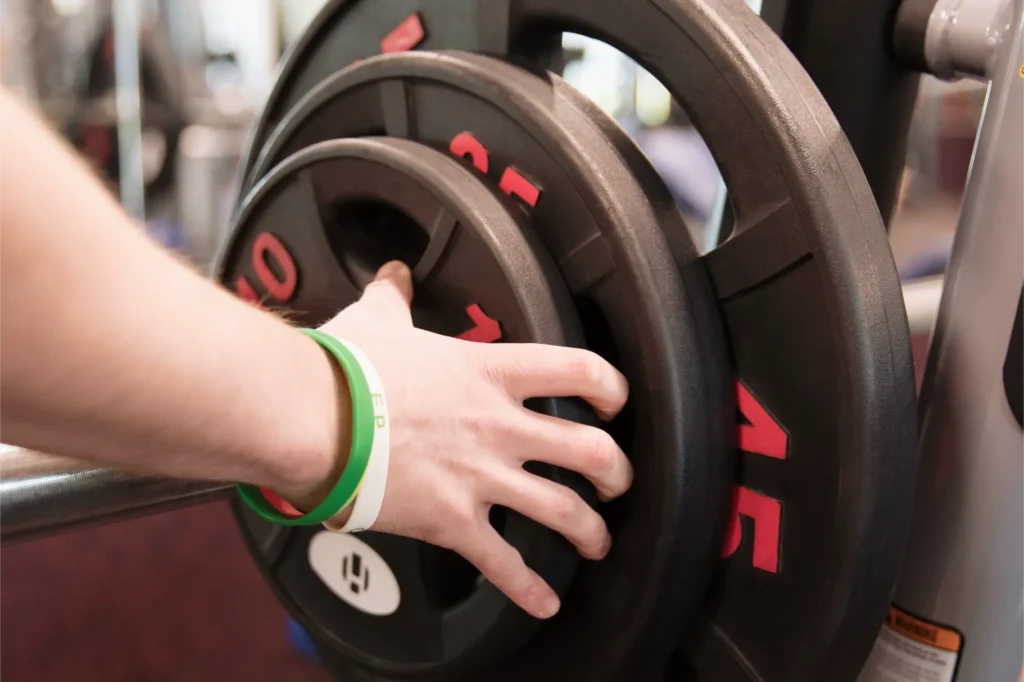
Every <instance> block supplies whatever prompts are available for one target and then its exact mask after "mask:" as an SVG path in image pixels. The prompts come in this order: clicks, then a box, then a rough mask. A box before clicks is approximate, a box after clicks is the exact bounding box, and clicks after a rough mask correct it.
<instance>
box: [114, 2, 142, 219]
mask: <svg viewBox="0 0 1024 682" xmlns="http://www.w3.org/2000/svg"><path fill="white" fill-rule="evenodd" d="M140 31H141V23H140V19H139V0H114V81H115V93H116V106H117V149H118V153H117V160H118V169H119V171H118V184H119V185H120V188H121V204H122V205H123V206H124V207H125V209H126V210H127V211H128V212H129V213H131V214H132V215H134V216H135V217H136V218H138V219H139V220H145V218H146V198H145V178H144V176H143V171H142V95H141V92H142V88H141V86H140V80H139V59H140V57H139V33H140Z"/></svg>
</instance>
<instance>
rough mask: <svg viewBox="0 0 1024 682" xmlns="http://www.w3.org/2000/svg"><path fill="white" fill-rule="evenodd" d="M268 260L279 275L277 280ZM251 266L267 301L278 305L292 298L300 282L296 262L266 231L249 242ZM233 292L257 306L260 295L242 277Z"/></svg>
mask: <svg viewBox="0 0 1024 682" xmlns="http://www.w3.org/2000/svg"><path fill="white" fill-rule="evenodd" d="M271 259H273V261H274V263H275V264H276V265H277V270H278V271H279V272H280V273H281V277H280V278H278V276H277V275H276V274H274V271H273V270H271V269H270V260H271ZM252 267H253V270H255V271H256V278H257V279H259V281H260V284H262V285H263V288H264V289H265V290H266V292H267V295H268V296H269V297H270V298H272V299H273V300H275V301H277V302H278V303H287V302H288V301H289V300H290V299H291V297H292V295H293V294H294V293H295V287H296V285H297V284H298V281H299V272H298V269H297V268H296V267H295V260H294V259H293V258H292V255H291V254H290V253H288V249H287V248H285V245H284V244H282V243H281V240H280V239H278V238H277V237H275V236H274V235H272V234H271V233H269V232H261V233H260V234H258V235H257V236H256V239H255V240H253V243H252ZM235 291H236V292H237V293H238V295H239V296H241V297H242V299H244V300H246V301H249V302H250V303H256V304H259V303H260V296H259V295H257V293H256V290H255V289H253V286H252V284H250V283H249V280H248V279H246V278H245V277H242V276H241V275H240V276H239V277H238V279H236V280H235Z"/></svg>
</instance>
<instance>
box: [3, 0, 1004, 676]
mask: <svg viewBox="0 0 1024 682" xmlns="http://www.w3.org/2000/svg"><path fill="white" fill-rule="evenodd" d="M322 4H323V0H128V1H126V2H122V1H121V0H113V2H111V1H110V0H106V1H98V2H93V1H90V0H0V71H2V74H0V77H2V80H3V83H4V84H5V85H6V86H7V87H9V88H11V89H13V90H15V91H17V92H19V93H21V94H22V95H23V96H24V97H25V98H26V99H28V100H30V101H31V102H33V103H34V104H35V106H36V107H37V108H38V110H39V111H40V113H41V114H42V115H43V116H45V117H46V118H47V119H48V120H49V121H50V122H51V123H52V125H53V127H54V128H55V129H56V130H58V131H60V132H61V133H62V134H63V135H64V136H65V137H66V138H67V139H68V140H69V141H70V142H71V143H72V144H73V145H74V146H75V147H76V148H77V149H79V150H80V151H81V153H82V154H83V155H85V156H86V157H87V158H88V159H89V161H90V163H91V164H92V165H93V166H94V168H95V169H96V171H97V173H98V174H99V175H100V176H101V177H102V178H103V179H104V180H105V181H106V182H107V183H108V185H109V186H110V188H111V191H113V192H115V193H117V194H118V195H119V196H120V197H121V200H122V202H123V203H124V205H125V207H126V208H127V209H128V210H129V211H131V212H132V213H134V214H135V215H137V216H138V217H140V218H141V219H143V220H144V223H145V229H146V230H148V231H149V232H150V233H151V234H152V236H153V237H154V238H155V239H157V240H158V241H160V242H161V243H162V244H164V245H165V246H167V247H168V248H172V249H175V250H177V251H180V252H181V253H183V254H185V255H186V256H187V257H188V258H189V259H190V260H191V261H192V262H193V263H194V264H195V265H196V267H197V268H200V269H204V270H205V269H206V268H208V267H209V265H210V263H211V259H212V258H213V257H214V255H215V253H216V249H217V247H218V245H219V244H220V242H221V240H222V239H223V238H224V236H225V234H226V232H227V230H228V229H229V227H230V213H231V210H232V208H233V204H234V199H235V197H234V194H235V192H236V191H237V189H236V181H237V179H236V177H235V169H236V166H237V164H238V161H239V158H240V156H241V154H242V153H243V148H244V145H245V141H246V137H247V132H248V129H249V127H250V125H251V124H252V122H253V121H254V119H255V118H256V117H257V116H258V115H259V112H260V107H261V103H262V101H263V99H264V98H265V97H266V95H267V94H268V92H269V91H270V88H271V86H272V84H273V79H274V73H275V65H276V64H277V62H278V60H279V59H280V57H281V55H282V54H283V53H284V51H286V50H287V49H288V46H289V44H290V43H291V42H292V41H294V40H295V39H296V38H297V37H298V35H299V34H300V33H301V32H302V30H303V29H304V27H305V26H306V24H307V23H308V22H309V20H310V19H311V18H312V17H313V16H314V15H315V13H316V12H317V10H318V9H319V8H320V6H321V5H322ZM563 45H564V47H565V60H564V61H565V67H564V71H563V75H564V76H565V78H566V79H567V80H569V82H571V83H572V84H573V85H575V86H576V87H577V88H579V89H580V90H582V91H583V92H584V93H586V94H587V95H588V96H590V97H591V98H592V99H594V100H595V101H596V102H597V103H598V104H599V105H600V106H601V107H602V108H603V109H605V111H607V112H609V113H610V114H612V115H613V116H614V117H615V118H616V119H617V120H618V121H619V122H620V123H621V124H622V125H623V126H624V127H625V128H626V129H627V130H628V131H629V132H630V133H631V134H632V135H633V136H634V138H635V139H636V140H637V142H638V143H639V144H640V145H641V147H642V148H643V149H644V151H645V152H646V153H647V155H648V157H649V158H650V159H651V161H652V162H653V163H654V165H655V166H656V167H657V168H658V170H659V172H661V174H662V176H663V178H664V179H665V181H666V183H667V184H668V185H669V187H670V188H671V190H672V192H673V194H674V195H675V197H676V199H677V201H678V203H679V205H680V207H681V208H682V210H683V212H684V213H685V214H686V216H687V217H688V218H689V221H688V222H689V225H690V229H691V231H692V232H693V234H694V237H695V239H696V240H697V243H698V244H703V245H704V246H705V248H708V247H710V245H713V244H714V243H715V241H716V240H717V239H718V238H719V236H720V231H721V226H722V225H723V224H727V222H728V220H727V216H726V217H725V220H723V214H724V213H726V209H725V207H726V206H727V201H726V198H725V193H724V187H723V186H722V184H721V179H720V177H719V176H718V172H717V169H716V167H715V164H714V160H713V159H712V158H711V156H710V154H709V153H708V151H707V148H706V147H705V146H704V144H703V142H702V141H701V139H700V136H699V135H698V134H697V133H696V131H694V130H693V129H692V128H691V127H690V126H689V124H688V122H687V119H686V115H685V113H684V112H683V111H681V110H680V109H678V108H677V107H676V106H675V105H674V104H673V102H672V99H671V97H670V96H669V94H668V92H667V91H666V90H665V89H664V88H663V87H662V86H661V84H660V83H658V81H657V80H656V79H654V78H653V77H652V76H650V74H648V73H646V72H645V71H644V70H643V69H640V68H639V67H638V66H637V65H636V64H635V63H633V62H632V61H631V60H629V59H628V58H627V57H625V56H624V55H622V54H621V53H619V52H618V51H616V50H615V49H614V48H611V47H609V46H607V45H604V44H601V43H599V42H596V41H593V40H590V39H586V38H582V37H580V36H574V35H570V34H566V35H565V37H564V41H563ZM984 97H985V87H984V85H981V84H978V83H976V82H974V81H970V82H962V83H952V84H951V83H944V82H940V81H938V80H935V79H932V78H930V77H924V78H923V79H922V81H921V88H920V92H919V97H918V102H917V110H916V114H915V118H914V123H913V126H912V129H911V137H910V149H909V153H908V155H907V160H906V166H905V172H904V179H903V187H902V191H901V196H900V202H899V207H898V209H897V213H896V215H895V217H894V219H893V221H892V223H891V227H890V237H891V241H892V246H893V250H894V252H895V255H896V261H897V264H898V265H899V266H900V269H901V274H902V275H903V277H904V279H905V280H907V281H910V280H914V279H920V278H926V277H931V276H935V275H938V274H941V272H942V271H943V269H944V267H945V263H946V261H947V259H948V255H949V248H950V245H951V241H952V239H951V238H952V233H953V230H954V228H955V226H956V221H957V216H958V212H959V202H960V198H961V194H962V191H963V188H964V184H965V181H966V178H967V173H968V169H969V166H970V158H971V152H972V148H973V143H974V137H975V134H976V132H977V125H978V120H979V118H980V114H981V109H982V106H983V102H984ZM0 115H2V112H0ZM55 194H58V195H59V188H55ZM67 229H75V226H74V225H68V226H67ZM926 346H927V330H924V332H923V333H920V334H918V335H917V336H916V337H915V352H916V354H917V355H918V357H919V358H923V357H924V351H925V349H926ZM919 364H920V363H919ZM0 621H2V623H3V626H2V629H0V678H3V679H4V680H5V681H10V682H22V681H29V680H86V681H88V680H103V681H104V682H119V681H121V680H126V681H127V680H132V681H135V680H175V681H177V680H182V679H188V680H234V679H241V678H243V677H244V679H246V680H248V681H249V682H262V681H264V680H265V681H267V682H271V681H273V682H281V681H282V680H286V679H287V680H299V679H301V680H310V681H314V682H315V681H319V680H324V681H326V680H327V679H328V676H327V675H326V673H324V672H322V671H321V670H319V668H318V667H317V666H316V664H315V662H313V661H311V660H310V659H308V658H307V657H306V655H305V654H304V650H303V641H302V638H301V633H298V632H296V631H295V630H294V628H293V627H292V626H291V624H290V623H289V622H288V620H287V617H286V615H285V613H284V610H283V609H282V607H280V606H279V605H278V603H277V601H276V600H275V599H274V597H273V596H272V595H271V593H270V591H269V589H268V588H267V587H266V586H265V585H264V583H263V581H262V579H261V578H260V576H259V574H258V571H257V569H256V567H255V566H254V565H253V563H252V562H251V561H250V560H249V558H248V555H247V553H246V550H245V548H244V547H243V544H242V541H241V538H240V537H239V536H238V533H237V531H236V530H235V528H234V522H233V520H232V518H231V515H230V511H229V509H228V508H227V506H226V504H223V503H220V504H216V505H207V506H203V507H198V508H195V509H189V510H184V511H178V512H173V513H169V514H163V515H158V516H153V517H149V518H143V519H137V520H133V521H130V522H126V523H121V524H117V525H113V526H104V527H101V528H96V529H92V530H86V531H82V532H78V533H75V534H71V535H65V536H58V537H54V538H49V539H47V540H43V541H39V542H35V543H30V544H24V545H14V546H9V547H6V548H4V549H3V552H2V555H0Z"/></svg>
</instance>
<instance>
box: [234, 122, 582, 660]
mask: <svg viewBox="0 0 1024 682" xmlns="http://www.w3.org/2000/svg"><path fill="white" fill-rule="evenodd" d="M508 209H511V210H508ZM518 213H519V210H518V209H517V208H516V207H515V206H514V205H511V203H510V202H509V201H508V200H507V199H505V198H503V197H500V196H499V195H497V194H495V193H492V192H491V190H490V189H488V188H487V187H486V186H485V185H484V184H483V183H482V182H481V181H480V180H479V179H478V178H476V177H474V175H473V174H472V173H470V172H469V171H467V170H465V169H463V168H462V167H461V166H460V164H459V163H458V162H456V161H454V160H452V159H450V158H447V157H446V156H444V155H442V154H440V153H438V152H435V151H433V150H431V149H429V148H427V147H425V146H422V145H419V144H417V143H414V142H409V141H405V140H389V139H369V138H368V139H363V140H339V141H327V142H323V143H321V144H318V145H314V146H311V147H308V148H306V149H303V150H302V151H300V152H298V153H296V154H294V155H292V156H290V157H289V158H287V159H285V160H284V161H282V163H280V164H279V165H278V166H277V167H276V168H275V169H274V170H273V171H272V172H271V173H270V174H269V175H268V176H267V177H266V178H265V179H264V180H263V181H262V182H261V183H260V184H259V186H258V187H257V188H255V189H254V190H253V192H252V193H251V194H250V196H249V197H248V198H247V200H246V202H245V203H244V204H243V206H242V210H241V212H240V214H239V217H238V222H237V226H236V230H235V233H234V234H233V236H232V240H231V242H230V243H229V245H228V247H227V249H226V251H225V253H224V254H223V256H222V259H221V266H220V268H221V269H220V274H219V276H220V278H221V279H222V281H224V282H225V283H226V284H228V285H231V286H234V287H235V288H236V290H237V291H239V292H240V293H242V294H243V295H244V296H246V297H247V298H250V299H252V298H255V297H259V298H261V299H262V300H263V301H265V302H267V303H268V304H273V305H276V306H282V307H284V308H285V309H287V310H288V312H289V316H290V317H292V318H296V319H297V321H298V322H300V323H302V324H306V325H309V324H315V323H317V322H319V321H322V320H325V319H327V318H329V317H330V316H331V315H333V314H334V313H335V312H336V311H337V310H339V309H341V308H343V307H345V306H346V305H348V304H350V303H352V302H354V301H355V300H356V298H357V297H358V296H359V293H360V291H361V289H362V287H363V286H364V285H365V284H366V283H368V282H369V281H370V280H371V279H372V277H373V274H374V272H375V271H376V269H377V268H378V267H379V266H380V265H382V264H383V263H384V262H386V261H387V260H391V259H392V258H396V257H398V258H401V259H402V260H404V261H406V262H407V263H408V264H409V265H410V267H412V268H413V277H414V279H415V281H416V284H417V290H416V299H415V303H414V306H413V320H414V322H415V323H416V324H417V326H419V327H421V328H425V329H429V330H431V331H435V332H437V333H442V334H448V335H452V336H456V335H457V336H460V337H462V338H467V339H470V340H476V341H481V342H493V341H498V340H502V341H516V342H538V343H551V344H571V345H579V344H580V343H581V341H582V334H581V330H580V326H579V321H578V319H577V318H576V315H575V312H574V310H573V308H572V302H571V299H570V297H569V294H568V291H567V289H566V288H565V284H564V283H563V282H562V281H561V280H560V276H559V275H558V271H557V269H556V268H555V266H554V263H553V262H552V261H551V260H550V258H549V257H548V256H547V255H546V254H545V253H544V251H543V247H541V246H540V245H539V242H538V241H537V240H536V238H535V237H534V236H533V233H532V231H531V230H530V229H529V228H528V227H527V226H525V225H524V224H523V218H522V216H521V215H520V216H519V218H518V219H517V217H516V214H518ZM467 328H468V330H467ZM425 360H426V361H429V359H425ZM538 408H539V409H542V410H543V411H544V412H546V413H548V414H552V415H555V416H559V417H563V418H568V419H574V420H576V421H585V422H589V423H595V422H596V419H595V418H594V417H593V415H592V413H590V412H589V410H586V409H584V408H583V407H582V406H581V404H580V403H578V402H575V401H569V400H564V399H559V400H545V401H539V404H538ZM530 468H531V471H534V472H535V473H538V474H542V475H546V476H547V477H549V478H552V479H553V480H556V481H558V482H560V483H563V484H566V485H569V486H570V487H572V488H575V489H577V490H578V491H579V492H580V493H581V495H583V496H584V498H586V499H588V500H590V501H591V502H594V501H595V500H594V495H593V490H592V488H590V486H589V484H585V483H584V482H583V479H582V478H581V477H579V476H577V475H576V474H572V473H570V472H567V471H563V470H560V469H556V468H554V467H550V466H540V465H537V464H536V463H531V465H530ZM493 516H494V518H492V521H494V522H495V523H496V525H498V526H500V531H501V532H502V534H503V536H504V537H505V538H506V539H507V540H508V541H509V542H510V543H511V544H512V545H513V546H514V547H516V548H517V549H518V550H519V551H520V553H521V554H522V556H523V558H524V560H525V561H526V562H527V564H529V565H530V566H531V567H532V568H533V569H534V570H535V571H537V573H538V574H540V575H541V576H542V577H543V578H545V579H546V580H547V581H548V582H549V584H551V585H552V587H554V588H555V589H556V590H557V591H558V592H559V593H560V594H563V595H564V594H565V592H566V590H567V587H568V585H569V582H570V579H571V577H572V574H573V572H574V570H575V568H576V565H577V564H578V563H579V558H578V555H577V554H576V552H575V550H574V549H573V548H572V547H571V546H570V545H569V544H568V543H567V542H566V541H565V540H564V539H563V538H562V537H561V536H559V535H557V534H556V533H554V532H553V531H550V530H548V529H546V528H544V527H542V526H540V525H538V524H535V523H533V522H531V521H529V520H527V519H526V518H525V517H522V516H520V515H518V514H514V513H512V512H510V511H508V510H501V511H499V512H497V513H496V514H494V515H493ZM241 518H242V521H243V524H244V526H245V527H246V528H247V529H248V531H249V532H248V534H247V536H248V540H249V542H250V548H251V549H252V550H253V552H254V554H255V555H256V556H257V557H258V559H259V560H260V564H261V567H262V568H263V570H264V572H265V573H266V575H267V577H268V579H269V580H270V582H271V584H272V585H274V586H275V589H276V591H277V593H278V595H279V597H280V598H281V599H282V600H283V601H285V603H286V604H288V606H289V608H290V609H291V611H292V613H294V614H295V615H296V616H297V618H298V619H299V620H300V621H301V622H302V623H303V624H304V625H305V626H306V627H307V628H308V629H309V630H310V632H311V633H313V635H314V636H315V637H316V638H318V639H319V640H321V641H323V642H326V643H328V644H329V645H330V646H331V647H332V648H334V649H335V650H336V651H339V652H342V653H344V654H345V655H347V656H349V657H350V658H351V659H353V660H355V661H358V662H359V663H361V664H363V665H366V666H367V667H370V668H374V669H378V670H387V671H392V672H403V673H410V672H414V673H418V674H426V673H435V674H436V673H439V672H450V671H451V670H453V669H466V668H471V667H472V666H473V665H477V666H479V665H481V662H485V661H487V660H492V659H494V658H496V657H500V656H502V655H504V654H508V653H509V652H510V651H512V650H514V649H516V648H518V647H519V646H521V645H522V644H523V642H525V641H526V640H527V639H528V638H529V637H530V636H531V635H533V633H534V632H535V631H536V630H537V628H539V627H540V625H541V622H540V621H537V620H534V619H532V618H530V617H529V616H527V615H526V614H525V613H524V612H523V611H521V610H520V609H519V608H518V607H516V606H514V605H513V604H512V603H511V602H509V601H508V600H507V599H506V598H505V597H504V596H503V595H501V594H500V593H499V592H498V591H497V590H496V589H495V588H494V587H493V586H492V585H490V583H487V582H485V581H478V580H476V575H477V574H476V573H475V571H473V570H472V567H470V566H469V564H468V563H466V562H464V561H463V560H462V559H461V558H459V557H457V555H455V554H454V553H451V552H448V551H446V550H441V549H438V548H436V547H432V546H430V545H426V544H425V543H420V542H416V541H413V540H409V539H407V538H400V537H395V536H389V535H384V534H379V533H364V534H361V535H360V536H359V538H360V539H359V540H356V539H353V538H352V537H351V536H349V535H341V534H333V533H328V532H327V531H324V530H322V529H319V528H318V527H317V528H299V529H294V530H281V529H279V528H275V527H274V526H271V525H270V524H267V523H266V522H263V521H261V520H259V519H258V518H257V517H255V516H254V515H253V514H252V513H251V512H249V511H244V512H243V514H242V517H241ZM314 545H315V546H316V549H314ZM342 545H344V547H342ZM323 552H328V554H330V553H331V552H337V553H338V555H337V557H336V558H337V559H338V562H337V563H339V565H337V566H334V565H333V564H330V565H329V567H328V568H327V569H323V571H326V572H327V574H328V575H329V577H326V578H325V577H324V573H323V571H321V572H319V573H318V572H317V571H318V570H319V569H320V567H322V566H324V565H325V564H323V561H328V564H329V563H330V561H331V559H322V558H314V557H322V553H323ZM346 552H347V553H346ZM318 553H319V554H318ZM342 554H344V556H341V555H342ZM368 557H376V558H379V562H377V564H374V569H373V572H374V573H375V577H374V578H373V582H372V585H373V589H372V590H371V589H370V585H371V583H370V582H369V581H370V577H371V576H370V575H369V573H368V572H366V571H364V570H363V565H364V564H365V565H370V564H373V561H371V560H370V559H369V558H368ZM349 559H351V561H352V563H351V566H350V565H349V564H348V561H349ZM343 560H344V561H343ZM342 561H343V562H342ZM349 571H351V572H352V574H353V575H355V576H356V577H358V578H360V579H361V580H363V581H365V582H361V583H360V584H356V585H350V584H349V583H343V584H342V583H337V582H336V581H337V580H341V579H342V578H347V577H350V576H349ZM335 573H337V575H335ZM387 575H390V576H392V577H393V578H394V581H393V582H392V581H389V580H387V579H386V577H385V576H387ZM392 584H393V585H394V586H395V590H394V591H393V592H387V590H390V589H391V588H390V587H389V585H392ZM349 589H351V593H350V591H349ZM339 590H340V592H339ZM381 590H384V592H381ZM353 595H355V596H353ZM389 596H394V597H396V600H397V601H396V602H395V603H394V604H392V606H393V607H394V608H396V609H397V610H392V611H389V612H387V613H381V612H378V611H375V610H374V609H377V608H378V607H376V606H374V605H373V604H369V602H366V600H371V601H373V600H378V601H379V600H380V599H381V598H385V602H387V599H386V598H387V597H389ZM374 603H377V602H374ZM387 603H390V602H387ZM368 604H369V605H368ZM367 609H368V610H367Z"/></svg>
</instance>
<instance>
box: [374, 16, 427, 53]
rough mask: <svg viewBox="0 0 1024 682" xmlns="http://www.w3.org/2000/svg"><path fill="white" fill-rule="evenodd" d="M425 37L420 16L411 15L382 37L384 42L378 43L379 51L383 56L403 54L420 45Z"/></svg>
mask: <svg viewBox="0 0 1024 682" xmlns="http://www.w3.org/2000/svg"><path fill="white" fill-rule="evenodd" d="M425 36H426V31H424V30H423V22H422V21H421V20H420V15H419V14H416V13H413V14H410V15H409V16H408V17H406V18H405V19H404V20H403V21H402V23H400V24H399V25H398V26H395V28H394V30H393V31H391V33H389V34H387V35H386V36H384V40H382V41H380V51H381V52H383V53H384V54H388V53H389V52H405V51H406V50H411V49H413V48H414V47H416V46H417V45H419V44H420V43H422V42H423V38H424V37H425Z"/></svg>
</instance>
